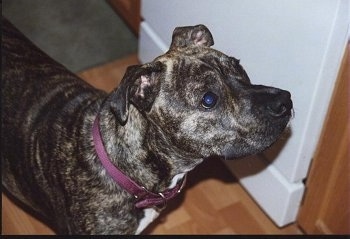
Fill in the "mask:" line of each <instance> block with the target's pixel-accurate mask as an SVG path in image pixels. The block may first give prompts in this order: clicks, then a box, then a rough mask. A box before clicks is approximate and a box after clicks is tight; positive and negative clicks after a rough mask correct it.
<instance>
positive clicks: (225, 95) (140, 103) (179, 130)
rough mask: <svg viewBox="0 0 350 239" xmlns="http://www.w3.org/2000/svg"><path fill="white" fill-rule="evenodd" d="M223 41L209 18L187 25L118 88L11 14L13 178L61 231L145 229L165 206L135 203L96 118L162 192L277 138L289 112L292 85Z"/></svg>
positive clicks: (128, 170) (7, 111) (121, 153)
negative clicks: (98, 82)
mask: <svg viewBox="0 0 350 239" xmlns="http://www.w3.org/2000/svg"><path fill="white" fill-rule="evenodd" d="M213 44H214V42H213V38H212V35H211V33H210V32H209V30H208V29H207V28H206V27H205V26H203V25H197V26H191V27H178V28H176V29H175V30H174V33H173V38H172V43H171V46H170V49H169V51H168V52H166V53H165V54H164V55H161V56H159V57H157V58H156V59H155V60H154V61H153V62H150V63H147V64H144V65H136V66H130V67H129V68H128V69H127V71H126V73H125V76H124V77H123V79H122V81H121V84H120V85H119V87H117V88H116V89H115V90H113V91H112V92H111V93H110V94H107V93H105V92H103V91H100V90H97V89H95V88H93V87H91V86H90V85H88V84H87V83H85V82H84V81H83V80H81V79H79V78H78V77H77V76H76V75H74V74H72V73H71V72H69V71H68V70H67V69H65V68H64V67H63V66H62V65H60V64H58V63H57V62H55V61H54V60H52V59H51V58H50V57H48V56H47V55H46V54H45V53H43V52H42V51H41V50H39V49H38V48H37V47H36V46H34V45H33V44H32V43H31V42H30V41H29V40H28V39H27V38H26V37H25V36H24V35H22V34H21V33H20V32H19V31H18V30H16V29H15V28H14V27H13V26H12V25H11V24H10V23H9V22H8V21H6V20H4V19H3V24H2V79H1V81H2V126H1V131H2V138H1V149H2V183H3V186H4V187H5V188H6V189H7V190H8V191H9V192H10V193H11V194H12V195H14V196H15V197H16V198H17V199H19V200H20V201H21V202H22V203H24V204H25V205H27V206H29V207H30V208H32V209H33V210H34V211H35V212H36V213H38V214H40V215H41V216H42V217H44V218H46V219H47V220H50V221H52V225H53V227H54V229H55V230H56V232H57V233H60V234H133V233H140V232H141V231H142V230H143V229H144V228H145V227H146V226H147V224H148V223H149V222H150V221H152V219H153V218H154V217H155V216H157V215H158V211H159V207H160V206H159V205H158V206H148V208H147V207H141V208H140V207H137V206H135V205H136V204H135V203H137V202H138V200H140V198H136V197H135V195H132V194H131V193H129V192H128V190H127V189H128V188H127V187H122V184H121V183H119V182H118V180H117V182H116V181H115V180H114V179H113V178H112V176H111V174H110V173H109V171H108V170H107V168H105V167H104V166H103V164H102V163H101V162H102V161H101V160H100V157H98V155H97V151H96V149H95V143H94V139H93V133H92V128H93V124H94V122H95V124H96V125H97V127H98V132H99V133H100V134H101V138H102V142H103V145H104V150H105V151H106V153H107V154H108V158H109V160H110V162H111V163H112V165H113V166H115V167H117V168H119V170H120V171H121V172H123V173H124V174H125V175H127V177H129V178H131V179H132V180H134V181H135V182H136V183H137V184H138V185H142V186H143V187H144V188H146V189H147V190H148V191H152V192H165V191H166V190H170V189H172V188H175V187H176V186H175V185H178V184H180V182H181V180H180V179H181V178H182V177H184V174H185V173H186V172H188V171H190V170H192V169H193V168H194V167H195V166H196V165H198V164H199V163H201V162H202V161H203V160H204V159H208V158H211V157H221V158H225V159H233V158H237V157H242V156H245V155H249V154H256V153H258V152H261V151H262V150H264V149H266V148H267V147H269V146H270V145H271V144H272V143H273V142H274V141H276V139H277V138H278V137H279V136H280V135H281V133H282V131H283V130H284V129H285V127H286V125H287V124H288V122H289V120H290V117H291V111H292V101H291V99H290V93H289V92H287V91H284V90H281V89H276V88H272V87H267V86H262V85H253V84H251V83H250V80H249V78H248V76H247V74H246V72H245V71H244V69H243V68H242V66H241V65H240V64H239V60H237V59H235V58H234V57H229V56H227V55H225V54H223V53H221V52H219V51H217V50H214V49H212V48H210V46H211V45H213ZM96 119H98V120H99V121H96ZM96 122H97V123H96ZM158 195H159V197H162V198H163V199H164V201H165V200H167V198H166V197H165V196H164V195H163V194H162V193H158ZM213 196H215V195H213Z"/></svg>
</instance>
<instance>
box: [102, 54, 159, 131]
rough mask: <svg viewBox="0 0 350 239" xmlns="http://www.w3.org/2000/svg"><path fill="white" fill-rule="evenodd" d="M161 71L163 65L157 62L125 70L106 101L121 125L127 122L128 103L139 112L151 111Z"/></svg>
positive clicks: (157, 90)
mask: <svg viewBox="0 0 350 239" xmlns="http://www.w3.org/2000/svg"><path fill="white" fill-rule="evenodd" d="M163 69H164V65H163V63H161V62H159V61H157V62H152V63H148V64H144V65H134V66H129V67H128V68H127V70H126V73H125V75H124V77H123V79H122V81H121V83H120V85H119V86H118V87H117V88H116V89H115V90H114V91H113V92H112V93H111V94H110V96H109V99H107V104H109V106H110V107H111V110H112V112H113V113H114V115H115V117H116V119H117V120H118V122H119V123H120V124H121V125H125V123H126V122H127V119H128V115H129V106H130V103H132V104H133V105H135V107H136V108H138V109H139V110H140V111H149V110H150V109H151V107H152V104H153V102H154V100H155V98H156V97H157V95H158V92H159V89H160V82H159V78H160V75H161V72H162V71H163Z"/></svg>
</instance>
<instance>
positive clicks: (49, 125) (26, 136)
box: [1, 18, 104, 217]
mask: <svg viewBox="0 0 350 239" xmlns="http://www.w3.org/2000/svg"><path fill="white" fill-rule="evenodd" d="M1 50H2V77H1V84H2V124H1V133H2V138H1V150H2V183H3V185H4V186H5V188H6V189H7V190H8V191H9V192H10V193H12V194H13V195H14V196H15V197H17V198H18V199H20V200H21V201H22V202H23V203H25V204H27V205H29V206H30V207H31V208H34V209H37V211H38V212H39V213H40V214H42V215H44V216H46V217H51V216H52V215H54V214H55V213H56V212H55V210H57V209H55V208H54V207H53V204H55V207H57V206H58V208H60V204H61V203H62V204H63V203H64V202H62V196H61V195H65V193H66V192H65V191H62V192H57V191H55V190H53V189H52V187H50V186H49V185H51V184H59V183H60V182H62V181H65V182H67V183H70V182H69V180H67V179H65V180H60V177H65V175H67V177H69V175H68V172H66V170H67V169H69V168H72V167H74V162H68V163H69V164H71V165H67V162H65V161H64V159H67V160H68V159H69V158H72V157H70V155H72V154H77V155H79V147H81V146H78V145H74V143H73V141H71V140H69V139H70V138H74V137H84V130H85V131H88V129H87V128H86V127H87V126H86V127H85V126H84V121H85V119H84V118H86V116H87V115H89V113H87V111H90V110H91V109H92V110H93V109H94V107H89V106H90V105H91V104H93V103H95V102H96V101H98V99H99V98H101V96H103V95H104V93H103V92H101V91H98V90H96V89H94V88H93V87H91V86H90V85H88V84H87V83H85V82H84V81H82V80H80V79H79V78H78V77H77V76H75V75H74V74H72V73H70V72H69V71H68V70H67V69H65V68H64V67H63V66H62V65H61V64H59V63H57V62H55V61H54V60H52V59H51V58H50V57H48V56H47V55H46V54H45V53H43V52H42V51H41V50H40V49H38V48H37V47H36V46H35V45H34V44H32V43H31V42H30V41H29V40H28V39H27V38H26V37H25V36H24V35H23V34H21V33H20V32H19V31H18V30H17V29H16V28H15V27H14V26H12V25H11V23H9V22H8V21H7V20H6V19H4V18H3V19H2V49H1ZM77 92H79V94H77ZM90 114H91V115H95V114H96V112H91V113H90ZM72 116H74V117H72ZM77 125H79V127H74V126H77ZM66 126H69V127H66ZM62 138H67V140H65V141H61V140H62ZM59 142H66V144H65V145H58V144H59ZM39 147H40V149H39ZM52 148H55V149H56V150H54V152H52ZM44 152H45V153H44ZM43 154H45V155H43ZM78 157H79V156H78ZM81 157H83V156H81ZM42 159H45V160H42ZM53 159H55V160H53ZM57 159H58V160H57ZM60 159H61V160H60ZM59 164H61V165H59ZM57 169H61V171H60V172H53V171H52V170H54V171H57ZM57 186H58V188H61V189H62V190H64V188H66V187H67V186H66V185H57ZM56 190H57V188H56ZM39 208H41V209H43V208H44V210H41V209H40V210H39ZM51 213H52V214H51Z"/></svg>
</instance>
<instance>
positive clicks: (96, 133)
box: [92, 117, 186, 208]
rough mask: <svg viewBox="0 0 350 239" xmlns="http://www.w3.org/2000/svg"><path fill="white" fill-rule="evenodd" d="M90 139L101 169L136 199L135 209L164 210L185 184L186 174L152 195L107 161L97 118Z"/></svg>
mask: <svg viewBox="0 0 350 239" xmlns="http://www.w3.org/2000/svg"><path fill="white" fill-rule="evenodd" d="M92 137H93V141H94V145H95V150H96V153H97V155H98V158H99V159H100V161H101V163H102V165H103V167H104V168H105V169H106V171H107V172H108V174H109V175H110V176H111V177H112V178H113V180H114V181H115V182H116V183H117V184H119V186H121V187H122V188H123V189H124V190H126V191H127V192H129V193H130V194H132V195H134V197H135V198H136V200H137V201H136V203H135V207H136V208H147V207H153V206H160V207H162V208H164V207H165V206H166V204H167V201H168V200H169V199H172V198H174V197H175V196H176V195H177V194H178V193H180V191H181V189H182V188H183V187H184V185H185V182H186V174H185V176H184V178H183V179H182V180H180V182H178V183H177V184H176V186H175V187H173V188H171V189H167V190H166V191H164V192H159V193H153V192H150V191H148V190H147V189H146V188H145V187H143V186H140V185H138V184H137V183H136V182H134V181H133V180H132V179H131V178H129V177H128V176H126V175H125V174H124V173H123V172H122V171H120V169H119V168H117V167H116V166H115V165H114V164H112V162H111V161H110V160H109V157H108V154H107V152H106V150H105V147H104V145H103V142H102V137H101V133H100V128H99V118H98V117H96V119H95V122H94V125H93V128H92Z"/></svg>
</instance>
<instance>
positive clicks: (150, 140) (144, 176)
mask: <svg viewBox="0 0 350 239" xmlns="http://www.w3.org/2000/svg"><path fill="white" fill-rule="evenodd" d="M99 118H100V132H101V135H102V140H103V143H104V146H105V150H106V152H107V153H108V155H109V157H110V161H111V162H112V163H113V164H114V165H115V166H116V167H118V168H119V169H120V170H121V171H122V172H124V173H125V174H126V175H128V176H129V177H130V178H131V179H132V180H134V181H135V182H138V183H139V184H140V185H142V186H144V187H146V188H147V189H148V190H151V191H155V192H156V191H163V190H165V189H166V188H169V187H172V186H174V181H175V183H176V180H175V179H176V176H178V175H183V173H185V172H187V171H189V170H191V169H192V168H194V167H195V166H196V165H197V164H198V163H200V162H201V160H194V159H192V158H188V155H186V156H184V155H185V154H184V153H182V152H180V150H178V149H176V148H174V147H172V146H171V145H170V143H169V142H168V141H167V139H166V138H165V136H164V135H162V134H160V133H159V129H155V128H154V127H156V126H155V125H153V124H151V123H150V122H149V121H147V119H146V118H145V117H144V116H143V115H142V114H141V113H140V112H139V111H138V110H137V109H136V108H134V107H133V106H132V105H131V106H130V109H129V118H128V121H127V123H126V124H125V125H124V126H121V125H120V124H119V123H118V122H117V120H116V118H115V117H114V115H113V114H111V112H107V110H105V111H103V110H102V111H101V112H100V114H99ZM107 125H108V127H107ZM141 125H142V127H141ZM107 128H108V129H111V128H113V129H115V130H112V131H111V130H108V129H107ZM120 145H123V146H125V147H120ZM160 145H161V147H160ZM156 146H157V147H156ZM122 149H128V150H127V151H126V150H122ZM169 155H171V157H170V156H169ZM194 162H196V163H194Z"/></svg>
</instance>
